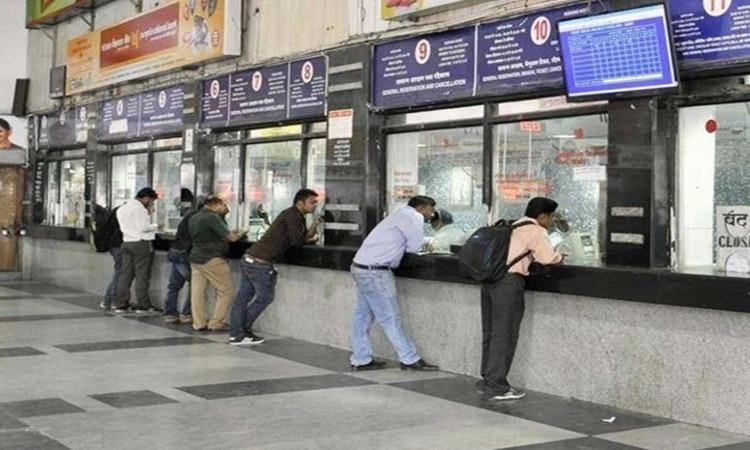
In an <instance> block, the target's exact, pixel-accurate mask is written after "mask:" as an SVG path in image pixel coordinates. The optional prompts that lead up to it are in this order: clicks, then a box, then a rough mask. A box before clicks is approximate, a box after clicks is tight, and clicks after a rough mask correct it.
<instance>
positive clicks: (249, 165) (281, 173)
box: [240, 141, 302, 241]
mask: <svg viewBox="0 0 750 450" xmlns="http://www.w3.org/2000/svg"><path fill="white" fill-rule="evenodd" d="M300 146H301V142H300V141H285V142H269V143H263V144H250V145H248V146H247V147H246V150H245V151H246V154H245V156H246V159H245V205H244V210H243V214H242V218H241V220H240V223H241V226H242V227H244V228H247V229H248V239H249V240H251V241H256V240H258V239H260V237H261V236H262V235H263V233H264V232H265V230H266V229H267V228H268V226H269V225H270V223H271V222H273V220H274V219H275V218H276V216H278V214H279V213H280V212H281V211H283V210H284V209H286V208H288V207H290V206H292V200H293V199H294V194H295V193H296V192H297V191H298V190H299V189H300V188H301V187H302V179H301V151H300Z"/></svg>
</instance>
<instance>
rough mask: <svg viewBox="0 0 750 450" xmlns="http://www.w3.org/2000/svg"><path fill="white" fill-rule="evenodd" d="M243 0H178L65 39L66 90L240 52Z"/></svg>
mask: <svg viewBox="0 0 750 450" xmlns="http://www.w3.org/2000/svg"><path fill="white" fill-rule="evenodd" d="M241 6H242V5H241V0H201V1H196V0H178V1H175V2H173V3H170V4H167V5H164V6H160V7H158V8H154V9H152V10H150V11H147V12H145V13H142V14H139V15H137V16H135V17H133V18H131V19H128V20H127V21H124V22H120V23H118V24H115V25H111V26H109V27H106V28H102V29H100V30H96V31H93V32H91V33H88V34H85V35H82V36H78V37H76V38H74V39H71V40H70V41H68V49H67V80H66V92H67V93H68V94H75V93H79V92H83V91H88V90H91V89H96V88H100V87H103V86H108V85H110V84H115V83H122V82H124V81H129V80H133V79H136V78H143V77H147V76H150V75H154V74H157V73H161V72H166V71H169V70H173V69H178V68H180V67H184V66H187V65H192V64H197V63H201V62H205V61H209V60H213V59H217V58H222V57H225V56H238V55H239V54H240V46H241V42H240V39H241V32H240V29H239V21H237V20H236V18H237V17H238V16H239V15H240V14H241Z"/></svg>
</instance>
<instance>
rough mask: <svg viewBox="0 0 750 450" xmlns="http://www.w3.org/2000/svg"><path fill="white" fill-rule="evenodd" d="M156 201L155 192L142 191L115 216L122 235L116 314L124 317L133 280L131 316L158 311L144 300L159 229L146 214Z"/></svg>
mask: <svg viewBox="0 0 750 450" xmlns="http://www.w3.org/2000/svg"><path fill="white" fill-rule="evenodd" d="M158 198H159V196H158V195H157V194H156V191H154V190H153V189H151V188H149V187H145V188H143V189H141V190H140V191H138V193H137V194H136V195H135V198H133V199H130V200H128V201H127V202H126V203H125V204H124V205H122V206H120V207H118V208H117V211H116V212H115V214H116V216H117V222H118V223H119V224H120V231H122V241H123V242H122V247H121V248H122V274H121V275H120V278H119V280H118V284H117V289H116V295H117V304H116V305H115V312H116V313H125V312H128V311H129V309H130V305H129V299H130V285H131V284H132V283H133V278H135V299H136V304H135V312H153V311H159V309H157V308H156V307H154V305H152V304H151V300H149V298H148V285H149V278H150V277H151V262H152V261H153V254H154V248H153V242H154V239H155V238H156V231H157V230H158V229H159V226H158V225H156V224H152V223H150V222H151V220H150V217H149V214H150V211H151V209H152V208H153V205H154V202H155V201H156V200H157V199H158Z"/></svg>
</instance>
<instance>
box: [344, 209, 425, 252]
mask: <svg viewBox="0 0 750 450" xmlns="http://www.w3.org/2000/svg"><path fill="white" fill-rule="evenodd" d="M423 240H424V216H423V215H422V214H420V213H418V212H417V210H416V209H414V208H412V207H411V206H404V207H403V208H399V209H397V210H396V211H393V212H392V213H391V214H390V215H389V216H388V217H386V218H385V219H383V220H382V221H381V222H380V223H379V224H378V225H377V226H376V227H375V229H374V230H372V231H371V232H370V234H369V235H368V236H367V238H366V239H365V242H363V243H362V246H361V247H360V248H359V250H358V251H357V254H356V255H354V262H356V263H358V264H364V265H367V266H390V267H396V266H398V265H399V263H400V262H401V258H402V257H403V256H404V252H417V251H418V250H419V248H420V247H421V246H422V241H423Z"/></svg>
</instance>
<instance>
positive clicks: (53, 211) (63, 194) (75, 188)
mask: <svg viewBox="0 0 750 450" xmlns="http://www.w3.org/2000/svg"><path fill="white" fill-rule="evenodd" d="M84 152H85V151H84V150H69V151H63V152H60V153H59V154H56V155H55V157H57V158H70V157H77V158H75V159H60V160H56V161H47V162H46V163H43V164H44V165H45V170H46V180H47V181H46V190H45V192H46V196H45V198H46V200H45V218H44V221H43V223H44V224H46V225H52V226H60V227H72V228H83V227H84V226H85V225H84V221H85V216H84V209H85V198H84V190H85V187H86V162H85V160H84V159H83V158H82V156H83V155H84Z"/></svg>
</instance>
